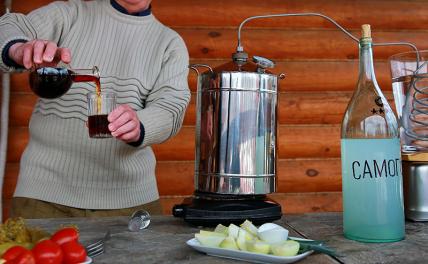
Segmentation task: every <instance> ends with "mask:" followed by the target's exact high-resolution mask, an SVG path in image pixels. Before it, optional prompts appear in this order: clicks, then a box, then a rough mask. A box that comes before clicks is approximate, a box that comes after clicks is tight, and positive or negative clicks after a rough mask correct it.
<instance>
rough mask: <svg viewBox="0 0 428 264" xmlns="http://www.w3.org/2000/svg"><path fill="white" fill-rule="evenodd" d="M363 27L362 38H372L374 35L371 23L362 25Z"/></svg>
mask: <svg viewBox="0 0 428 264" xmlns="http://www.w3.org/2000/svg"><path fill="white" fill-rule="evenodd" d="M361 29H362V31H361V32H362V38H371V37H372V34H371V29H370V25H369V24H364V25H362V26H361Z"/></svg>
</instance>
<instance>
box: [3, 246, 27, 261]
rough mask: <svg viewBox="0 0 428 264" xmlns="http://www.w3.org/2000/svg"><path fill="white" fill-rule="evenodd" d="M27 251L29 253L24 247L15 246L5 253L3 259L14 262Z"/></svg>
mask: <svg viewBox="0 0 428 264" xmlns="http://www.w3.org/2000/svg"><path fill="white" fill-rule="evenodd" d="M26 251H29V250H28V249H26V248H25V247H23V246H13V247H11V248H9V249H8V250H6V252H4V253H3V255H2V257H1V258H2V259H4V260H6V261H8V260H12V259H15V258H16V257H18V256H19V255H21V254H22V253H24V252H26Z"/></svg>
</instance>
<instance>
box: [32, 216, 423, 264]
mask: <svg viewBox="0 0 428 264" xmlns="http://www.w3.org/2000/svg"><path fill="white" fill-rule="evenodd" d="M127 222H128V218H127V217H109V218H86V219H85V218H74V219H70V218H68V219H36V220H29V221H28V223H29V224H30V225H33V226H39V227H42V228H44V229H46V230H48V231H54V230H55V229H57V228H58V227H59V226H60V225H62V224H77V225H78V226H79V229H80V231H81V241H82V242H83V243H87V242H89V241H91V240H94V239H96V238H100V237H102V236H103V235H104V234H105V232H106V231H107V230H108V229H109V230H110V231H111V233H112V237H111V239H110V240H109V241H108V242H107V244H106V252H105V253H104V254H103V255H101V256H98V257H96V258H95V259H94V263H145V264H146V263H189V264H193V263H195V264H196V263H204V264H217V263H244V262H239V261H237V260H229V259H224V258H217V257H211V256H207V255H204V254H202V253H199V252H197V251H195V250H193V249H192V248H190V247H189V246H187V245H186V241H187V240H189V239H191V238H193V237H194V233H197V232H198V231H199V229H200V228H197V227H193V226H190V225H188V224H187V223H185V222H184V221H183V220H182V219H179V218H174V217H172V216H152V221H151V224H150V226H149V228H148V229H146V230H143V231H140V232H130V231H128V229H127ZM277 223H278V224H281V225H283V226H284V227H286V228H288V229H289V230H290V235H292V236H303V237H308V238H311V239H317V240H324V241H326V243H327V245H328V246H330V247H331V248H334V249H335V250H336V251H337V252H338V253H339V254H340V255H341V256H340V257H339V258H337V259H333V258H331V257H329V256H326V255H324V254H312V255H310V256H308V257H306V258H305V259H303V260H301V261H300V262H298V263H302V264H304V263H314V264H317V263H427V260H428V252H427V249H428V223H413V222H408V223H407V224H406V239H405V240H404V241H401V242H396V243H387V244H364V243H359V242H355V241H351V240H347V239H345V238H344V237H343V235H342V214H341V213H322V214H314V213H311V214H299V215H285V216H284V217H283V218H282V219H281V220H279V221H277ZM205 229H207V230H212V228H211V229H210V228H205ZM299 234H300V235H299Z"/></svg>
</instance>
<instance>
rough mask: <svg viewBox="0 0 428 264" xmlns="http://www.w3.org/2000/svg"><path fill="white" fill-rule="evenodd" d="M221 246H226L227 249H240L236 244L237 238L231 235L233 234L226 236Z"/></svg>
mask: <svg viewBox="0 0 428 264" xmlns="http://www.w3.org/2000/svg"><path fill="white" fill-rule="evenodd" d="M220 247H221V248H226V249H234V250H239V247H238V245H237V244H236V241H235V239H234V238H233V237H231V236H228V237H226V238H225V239H224V240H223V242H221V244H220Z"/></svg>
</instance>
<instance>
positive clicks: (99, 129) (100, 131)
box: [88, 115, 111, 137]
mask: <svg viewBox="0 0 428 264" xmlns="http://www.w3.org/2000/svg"><path fill="white" fill-rule="evenodd" d="M108 125H109V122H108V120H107V115H92V116H89V117H88V128H89V136H90V137H100V135H101V136H106V135H111V133H110V130H109V129H108Z"/></svg>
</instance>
